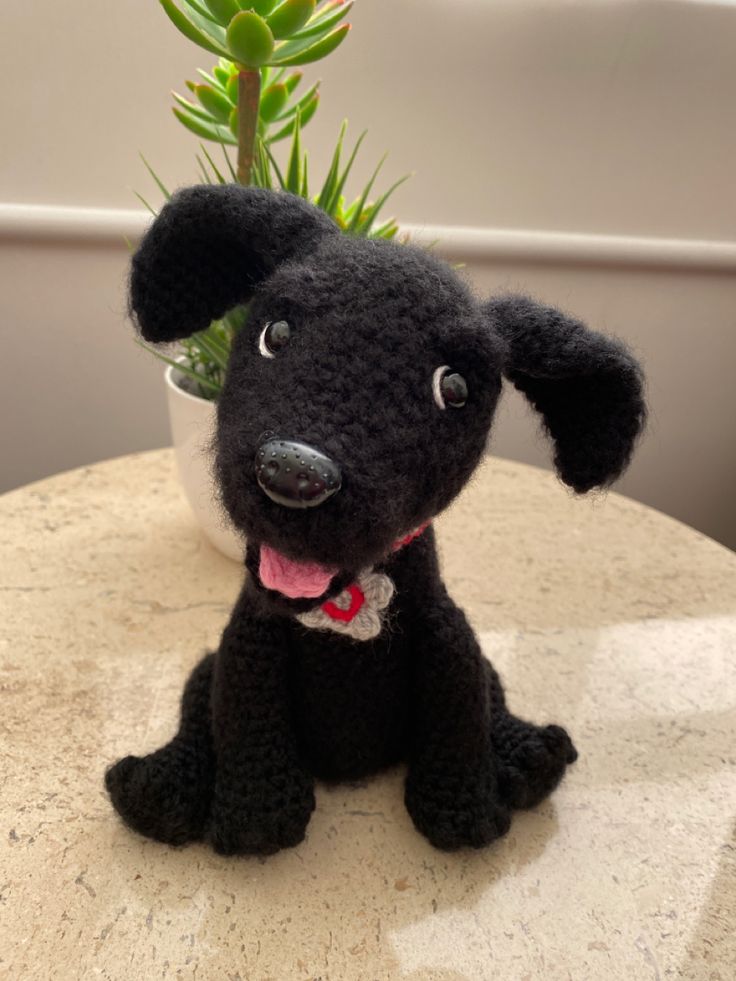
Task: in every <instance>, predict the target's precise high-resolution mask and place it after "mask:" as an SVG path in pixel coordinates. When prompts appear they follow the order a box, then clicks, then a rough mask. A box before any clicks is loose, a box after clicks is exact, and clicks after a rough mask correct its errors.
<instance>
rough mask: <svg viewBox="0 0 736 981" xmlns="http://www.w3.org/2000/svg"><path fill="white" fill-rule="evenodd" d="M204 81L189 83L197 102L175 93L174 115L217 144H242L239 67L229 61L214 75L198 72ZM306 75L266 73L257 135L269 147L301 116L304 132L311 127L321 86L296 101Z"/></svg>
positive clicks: (287, 133)
mask: <svg viewBox="0 0 736 981" xmlns="http://www.w3.org/2000/svg"><path fill="white" fill-rule="evenodd" d="M197 71H198V74H199V75H200V77H201V78H202V79H203V80H204V81H203V82H192V81H188V82H187V83H186V84H187V88H188V89H189V91H190V92H192V93H193V95H194V96H195V98H196V100H197V101H196V102H192V101H191V100H190V99H187V98H185V97H184V96H183V95H179V93H178V92H174V93H172V94H173V96H174V99H175V101H176V103H177V105H175V106H174V107H173V111H174V115H175V116H176V118H177V119H178V120H179V122H180V123H182V124H183V125H184V126H186V128H187V129H188V130H190V131H191V132H192V133H194V134H195V136H199V137H200V138H202V139H205V140H211V141H212V142H213V143H224V144H225V145H228V146H237V145H238V68H237V66H236V65H235V64H234V63H233V62H232V61H228V60H227V59H226V58H220V61H219V63H218V64H217V65H215V67H214V68H213V70H212V73H211V74H209V73H207V72H205V71H202V70H201V69H197ZM302 76H303V73H302V72H300V71H291V72H288V73H287V69H286V68H279V69H270V68H263V69H261V89H260V96H259V102H258V120H257V124H256V134H257V135H258V136H260V137H261V138H262V139H264V140H265V141H266V143H276V142H278V141H279V140H284V139H286V138H287V137H288V136H291V135H292V133H293V132H294V126H295V123H296V115H297V113H299V114H300V118H301V125H302V128H303V127H304V126H306V124H307V123H308V122H309V120H310V119H311V118H312V116H313V115H314V113H315V112H316V111H317V106H318V104H319V85H320V83H319V82H315V83H314V84H313V85H312V86H311V87H310V88H309V89H308V90H307V91H306V92H305V93H304V94H303V95H301V96H299V97H298V98H293V96H294V93H295V90H296V89H297V87H298V86H299V83H300V82H301V80H302Z"/></svg>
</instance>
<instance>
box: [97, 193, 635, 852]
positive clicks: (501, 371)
mask: <svg viewBox="0 0 736 981" xmlns="http://www.w3.org/2000/svg"><path fill="white" fill-rule="evenodd" d="M244 301H250V311H249V316H248V321H247V323H246V324H245V326H244V327H243V328H242V330H241V331H240V333H239V334H238V336H237V338H236V341H235V344H234V347H233V351H232V355H231V359H230V364H229V367H228V372H227V378H226V382H225V386H224V390H223V393H222V396H221V398H220V401H219V403H218V422H217V435H216V468H217V476H218V481H219V486H220V489H221V495H222V502H223V505H224V507H225V508H226V510H227V512H228V513H229V515H230V517H231V518H232V520H233V522H234V523H235V524H236V525H237V526H238V527H239V528H241V529H242V530H243V531H244V532H245V534H246V536H247V541H248V546H247V550H246V555H245V557H244V558H245V566H246V570H247V573H246V576H245V581H244V585H243V588H242V592H241V594H240V597H239V599H238V601H237V603H236V606H235V609H234V610H233V613H232V616H231V618H230V622H229V624H228V626H227V627H226V628H225V631H224V633H223V635H222V639H221V641H220V645H219V647H218V649H217V651H215V652H214V653H211V654H207V655H206V656H205V657H204V659H203V660H202V661H201V662H200V663H199V664H198V666H197V667H196V668H195V670H194V672H193V673H192V675H191V677H190V679H189V681H188V682H187V685H186V687H185V689H184V694H183V697H182V704H181V723H180V728H179V732H178V733H177V735H176V736H175V738H174V739H173V740H172V742H171V743H169V744H168V745H167V746H165V747H163V748H162V749H160V750H158V751H157V752H155V753H153V754H151V755H149V756H144V757H135V756H128V757H125V758H124V759H122V760H120V761H118V762H117V763H116V764H115V765H113V766H112V767H111V768H110V769H109V770H108V771H107V773H106V785H107V789H108V792H109V794H110V797H111V799H112V802H113V805H114V807H115V808H116V810H117V811H118V813H119V814H120V815H121V817H122V818H123V819H124V820H125V821H126V823H127V824H128V825H129V826H130V827H131V828H133V829H135V830H136V831H138V832H140V833H141V834H144V835H148V836H150V837H152V838H156V839H158V840H160V841H164V842H169V843H171V844H183V843H185V842H187V841H192V840H199V839H205V840H207V841H209V842H210V843H211V845H212V847H213V848H214V849H215V850H216V851H218V852H220V853H222V854H248V853H250V854H270V853H273V852H276V851H278V850H279V849H281V848H284V847H289V846H293V845H296V844H298V843H299V842H300V841H301V840H302V839H303V838H304V835H305V833H306V830H307V825H308V822H309V818H310V815H311V813H312V810H313V809H314V781H315V779H322V780H327V781H342V780H355V779H359V778H363V777H366V776H368V775H371V774H375V773H377V772H379V771H381V770H384V769H386V768H387V767H390V766H393V765H396V764H403V765H405V766H406V769H407V775H406V785H405V787H406V790H405V801H406V806H407V809H408V811H409V814H410V816H411V818H412V820H413V821H414V824H415V825H416V827H417V828H418V830H419V831H420V832H421V833H422V834H424V835H425V836H426V837H427V839H428V840H429V841H430V842H431V843H432V844H433V845H434V846H436V847H437V848H441V849H457V848H462V847H473V848H479V847H482V846H485V845H487V844H489V843H490V842H491V841H493V840H494V839H495V838H497V837H499V836H500V835H502V834H504V833H505V832H506V831H507V829H508V827H509V824H510V820H511V815H512V812H513V811H514V810H516V809H519V808H528V807H533V806H534V805H536V804H537V803H539V801H541V800H542V799H544V797H546V796H547V795H548V794H549V793H550V792H551V791H552V790H553V789H554V788H555V787H556V786H557V784H558V783H559V781H560V780H561V778H562V776H563V774H564V772H565V769H566V767H567V766H568V765H569V764H570V763H572V762H573V761H574V760H575V758H576V756H577V753H576V751H575V748H574V746H573V744H572V741H571V740H570V737H569V736H568V734H567V733H566V732H565V730H564V729H562V728H560V727H559V726H556V725H541V726H540V725H536V724H533V723H531V722H527V721H524V720H522V719H520V718H517V717H516V716H515V715H513V714H511V712H510V711H509V709H508V708H507V706H506V701H505V697H504V692H503V688H502V685H501V682H500V680H499V677H498V675H497V674H496V672H495V671H494V669H493V667H492V666H491V664H490V663H489V661H488V660H487V659H486V658H485V657H484V656H483V654H482V653H481V650H480V647H479V645H478V642H477V639H476V637H475V634H474V633H473V630H472V628H471V627H470V625H469V624H468V622H467V620H466V618H465V616H464V614H463V612H462V611H461V610H460V609H459V608H458V607H457V606H456V605H455V603H454V602H453V601H452V599H451V598H450V597H449V596H448V594H447V591H446V589H445V586H444V584H443V582H442V578H441V575H440V570H439V565H438V559H437V552H436V547H435V539H434V533H433V531H432V528H431V526H430V527H429V528H428V529H427V530H426V531H425V532H424V533H423V534H421V535H420V536H419V537H417V538H415V539H414V540H413V541H411V542H410V543H409V544H408V545H405V546H404V547H403V548H400V549H398V550H393V548H392V546H393V545H394V543H395V542H396V541H397V540H399V539H401V538H402V537H404V536H405V535H406V534H407V533H408V532H410V531H412V530H413V529H415V528H417V527H418V526H420V525H421V524H423V523H424V522H427V521H430V520H431V519H432V518H433V517H434V516H435V515H437V514H438V513H439V512H441V511H442V510H443V509H444V508H446V507H447V506H448V505H449V504H450V502H451V501H452V500H453V499H454V498H455V497H456V496H457V494H458V493H459V492H460V491H461V490H462V488H463V486H464V485H465V484H466V483H467V481H468V480H469V478H470V476H471V474H472V473H473V471H474V470H475V468H476V467H477V465H478V463H479V461H480V459H481V456H482V455H483V452H484V449H485V446H486V443H487V440H488V436H489V432H490V428H491V422H492V419H493V414H494V410H495V408H496V404H497V402H498V398H499V395H500V393H501V387H502V379H503V377H504V376H505V377H506V378H507V379H508V380H509V381H510V382H511V383H512V384H513V385H515V386H516V387H517V388H518V389H519V390H520V391H521V392H522V393H523V394H524V395H525V396H526V397H527V398H528V399H529V401H530V403H531V404H532V405H533V406H534V408H535V409H536V410H537V411H538V412H539V414H540V417H541V421H542V423H543V425H544V426H545V428H546V430H547V432H548V434H549V436H550V437H551V439H552V442H553V445H554V454H555V456H554V459H555V465H556V468H557V471H558V473H559V475H560V477H561V478H562V480H563V481H564V482H565V483H567V484H568V485H569V486H570V487H572V488H574V490H576V491H578V492H585V491H588V490H590V489H591V488H593V487H598V486H605V485H607V484H609V483H610V482H611V481H613V480H614V479H615V478H616V477H618V476H619V475H620V474H621V473H622V472H623V470H624V469H625V467H626V465H627V464H628V462H629V459H630V456H631V453H632V450H633V447H634V445H635V442H636V439H637V437H638V435H639V433H640V431H641V429H642V427H643V424H644V420H645V403H644V397H643V378H642V372H641V369H640V368H639V366H638V364H637V362H636V360H635V359H634V357H633V356H632V355H631V354H630V353H629V351H628V350H627V349H626V348H625V347H624V345H623V344H621V343H620V342H618V341H616V340H612V339H610V338H608V337H605V336H604V335H602V334H599V333H596V332H594V331H591V330H589V329H588V328H587V327H585V326H584V325H583V324H582V323H580V322H579V321H577V320H574V319H572V318H570V317H568V316H566V315H565V314H563V313H561V312H560V311H559V310H556V309H553V308H551V307H545V306H542V305H540V304H538V303H536V302H535V301H534V300H532V299H530V298H528V297H524V296H503V297H498V298H495V299H492V300H490V301H486V302H480V301H479V300H477V299H476V298H475V297H474V296H473V295H472V293H471V292H470V291H469V289H468V288H467V286H466V285H465V284H464V283H463V282H462V280H461V279H460V278H459V277H458V276H457V274H456V273H455V272H454V271H453V270H452V269H450V268H449V267H448V266H447V265H446V264H445V263H443V262H442V261H440V260H439V259H437V258H436V257H434V256H433V255H431V254H430V253H428V252H427V251H424V250H422V249H420V248H417V247H414V246H411V245H399V244H394V243H391V242H386V241H382V240H366V239H360V238H353V237H349V236H347V235H343V234H339V232H338V229H337V228H336V226H335V225H334V224H333V223H332V222H331V220H330V219H329V218H327V217H326V216H325V215H324V214H323V213H322V212H320V211H319V210H318V209H317V208H316V207H314V206H312V205H311V204H309V203H308V202H306V201H304V200H302V199H301V198H298V197H295V196H292V195H289V194H286V193H283V192H275V191H266V190H262V189H258V188H244V187H240V186H238V185H223V186H214V187H210V186H202V187H193V188H188V189H184V190H182V191H179V192H178V193H177V194H175V195H174V196H173V198H172V199H171V201H170V202H169V203H168V204H167V205H166V206H165V207H164V208H163V210H162V211H161V214H160V215H159V217H158V218H157V219H156V220H155V221H154V223H153V225H152V227H151V228H150V230H149V231H148V233H147V234H146V236H145V238H144V240H143V242H142V243H141V245H140V247H139V249H138V251H137V252H136V254H135V256H134V257H133V261H132V270H131V279H130V309H131V313H132V316H133V318H134V320H135V323H136V325H137V327H138V329H139V331H140V332H141V334H142V335H143V337H144V338H146V339H147V340H149V341H151V342H155V343H159V342H168V341H172V340H175V339H177V338H183V337H187V336H189V335H191V334H192V333H193V332H195V331H198V330H201V329H203V328H205V327H206V326H207V325H208V324H209V323H210V321H211V320H212V319H214V318H216V317H220V316H222V315H223V314H224V313H225V312H227V311H228V310H229V309H231V308H232V307H234V306H235V305H237V304H239V303H242V302H244ZM279 320H285V321H286V322H287V323H288V324H289V327H290V330H291V334H290V339H289V342H288V344H287V345H286V346H285V347H284V348H283V350H279V351H278V353H277V354H276V355H275V356H274V357H264V355H263V352H262V349H261V348H260V347H259V340H260V339H261V335H262V332H263V330H264V327H265V326H266V325H267V324H268V323H273V322H276V321H279ZM443 366H446V368H447V370H448V371H451V372H453V373H458V374H460V375H462V377H463V378H464V379H465V382H466V385H467V392H468V394H467V400H466V402H465V404H464V405H463V406H462V407H453V406H451V405H447V406H446V407H444V408H443V407H442V406H441V404H438V402H437V401H436V398H435V396H436V387H435V386H434V385H433V380H434V379H435V373H436V372H437V370H438V369H440V368H442V367H443ZM273 438H281V439H288V440H298V441H301V442H304V443H306V444H308V445H309V446H313V447H315V448H318V449H319V450H320V451H321V452H323V453H325V454H327V455H328V456H329V457H330V459H331V460H333V461H335V462H336V463H337V464H338V465H339V468H340V471H341V473H342V488H341V489H340V491H339V492H338V493H336V494H335V495H334V496H332V497H330V498H329V500H328V501H326V502H325V503H324V504H321V505H320V506H318V507H313V508H308V509H304V508H292V507H285V506H283V504H279V503H276V502H275V501H274V500H272V499H271V498H270V497H268V496H267V495H266V494H265V493H264V491H263V490H262V489H261V487H260V486H259V484H258V482H257V480H256V474H255V461H256V454H257V452H258V448H259V446H260V445H261V444H262V443H263V442H264V441H265V440H267V439H273ZM262 545H268V546H270V547H271V548H273V549H276V550H277V551H278V552H280V553H282V554H283V555H284V556H286V557H288V558H289V559H292V560H296V561H300V562H302V561H303V562H307V561H310V562H317V563H319V564H321V565H325V566H330V567H334V568H336V569H337V570H338V571H337V573H336V575H335V576H334V578H333V579H332V581H331V583H330V586H329V588H328V589H327V591H326V592H325V593H324V594H323V595H322V596H321V597H318V598H316V599H288V598H287V597H286V596H283V595H282V594H281V593H279V592H276V591H275V590H270V589H266V588H265V587H264V586H263V584H262V583H261V581H260V578H259V575H258V569H259V555H260V548H261V546H262ZM367 568H374V569H375V570H376V571H380V572H385V573H386V574H387V575H388V576H390V578H391V579H392V581H393V583H394V585H395V587H396V592H395V595H394V598H393V600H392V602H391V604H390V606H389V608H388V611H387V612H388V616H387V618H386V621H385V623H384V626H383V629H382V631H381V633H380V634H379V635H378V636H377V637H375V638H374V639H372V640H360V641H358V640H354V639H352V638H350V637H347V636H343V635H340V634H337V633H334V632H331V631H328V630H317V629H309V628H307V627H305V626H303V625H302V624H301V623H300V622H299V621H298V620H297V619H296V618H295V614H297V613H301V612H305V611H307V610H310V609H312V608H314V607H317V606H319V605H321V604H322V603H324V602H325V601H326V600H328V599H331V598H334V597H335V596H337V595H338V594H339V593H340V592H341V590H342V589H344V588H345V587H346V586H347V585H349V584H350V583H352V582H353V581H354V580H355V579H356V577H357V575H358V574H359V573H360V572H362V571H364V570H366V569H367Z"/></svg>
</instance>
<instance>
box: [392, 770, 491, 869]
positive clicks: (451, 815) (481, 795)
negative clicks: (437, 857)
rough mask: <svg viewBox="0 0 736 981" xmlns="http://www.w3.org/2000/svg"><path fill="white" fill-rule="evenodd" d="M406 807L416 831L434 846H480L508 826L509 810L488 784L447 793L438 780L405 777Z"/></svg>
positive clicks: (454, 848) (445, 847) (442, 847)
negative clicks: (414, 780) (406, 779)
mask: <svg viewBox="0 0 736 981" xmlns="http://www.w3.org/2000/svg"><path fill="white" fill-rule="evenodd" d="M405 801H406V809H407V811H408V812H409V815H410V816H411V819H412V821H413V822H414V825H415V826H416V828H417V830H418V831H421V833H422V834H423V835H424V836H425V838H427V839H428V841H429V842H430V844H431V845H434V847H435V848H440V849H442V851H455V850H456V849H458V848H483V847H484V846H485V845H489V844H490V843H491V842H492V841H495V839H496V838H500V837H501V836H502V835H505V834H506V832H507V831H508V830H509V826H510V824H511V818H510V816H509V812H508V811H507V810H506V808H505V807H503V805H502V804H501V803H500V802H499V800H498V797H497V795H496V793H495V791H494V790H493V789H491V788H483V789H481V788H480V787H474V788H472V789H470V790H466V791H464V792H460V793H457V794H452V795H448V793H447V791H446V789H445V788H444V787H443V786H442V785H441V784H440V782H439V781H436V782H430V781H428V780H426V779H425V780H423V781H422V782H421V784H419V785H416V784H415V783H414V782H413V781H410V780H409V781H407V785H406V795H405Z"/></svg>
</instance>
